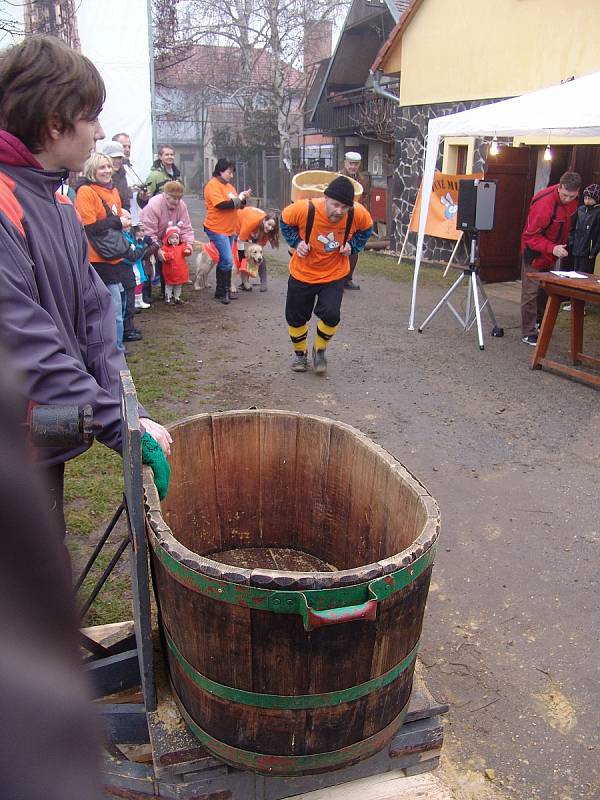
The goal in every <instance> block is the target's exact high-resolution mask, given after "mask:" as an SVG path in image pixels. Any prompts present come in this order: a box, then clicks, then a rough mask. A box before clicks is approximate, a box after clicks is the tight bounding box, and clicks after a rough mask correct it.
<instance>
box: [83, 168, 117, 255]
mask: <svg viewBox="0 0 600 800" xmlns="http://www.w3.org/2000/svg"><path fill="white" fill-rule="evenodd" d="M100 198H102V200H104V202H105V203H106V205H107V206H108V207H109V208H110V210H111V211H112V212H113V214H117V215H118V216H119V217H120V216H121V212H122V209H121V198H120V197H119V192H118V191H117V189H116V188H115V187H113V188H112V189H109V188H108V187H105V186H101V185H100V184H99V183H95V184H94V185H93V186H89V185H83V186H80V187H79V189H78V190H77V196H76V197H75V208H76V209H77V211H78V212H79V216H80V217H81V221H82V222H83V224H84V225H92V223H94V222H98V221H99V220H101V219H106V211H105V210H104V206H103V205H102V200H101V199H100ZM88 250H89V252H88V256H89V259H90V261H91V263H92V264H118V263H119V262H120V261H121V260H122V259H120V258H115V259H113V260H112V261H108V260H107V259H106V258H102V256H100V255H98V253H97V252H96V251H95V250H94V248H93V247H92V243H91V242H90V241H89V240H88Z"/></svg>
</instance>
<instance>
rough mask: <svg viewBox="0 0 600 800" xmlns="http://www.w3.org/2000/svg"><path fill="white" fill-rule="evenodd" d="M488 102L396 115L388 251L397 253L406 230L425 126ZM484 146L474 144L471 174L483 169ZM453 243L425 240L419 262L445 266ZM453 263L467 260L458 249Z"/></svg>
mask: <svg viewBox="0 0 600 800" xmlns="http://www.w3.org/2000/svg"><path fill="white" fill-rule="evenodd" d="M489 102H490V101H489V100H471V101H465V102H462V101H461V102H455V103H434V104H431V105H422V106H401V107H400V108H399V109H398V111H397V128H396V152H395V168H394V175H393V180H392V219H393V226H392V231H391V247H392V249H394V250H395V251H396V252H398V253H399V252H400V249H401V248H402V242H403V241H404V237H405V235H406V230H407V228H408V224H409V222H410V215H411V213H412V210H413V207H414V205H415V201H416V199H417V193H418V191H419V185H420V183H421V176H422V174H423V167H424V166H425V136H426V134H427V123H428V122H429V120H430V119H433V118H434V117H441V116H446V115H447V114H456V113H457V112H459V111H467V110H468V109H470V108H476V107H478V106H482V105H487V104H488V103H489ZM486 152H487V144H486V142H485V141H484V140H483V139H476V140H475V151H474V154H473V172H482V171H483V169H484V165H485V159H486ZM442 155H443V141H442V142H441V143H440V150H439V153H438V161H437V165H436V168H437V169H439V170H441V168H442ZM416 241H417V235H416V234H411V235H410V236H409V239H408V242H407V243H406V248H405V251H404V257H408V258H414V255H415V251H416ZM454 244H455V242H453V241H451V240H449V239H438V238H436V237H433V236H426V237H425V241H424V243H423V259H424V260H425V261H442V262H446V261H448V259H449V258H450V254H451V253H452V249H453V247H454ZM456 260H457V262H458V263H465V262H466V261H467V256H466V253H465V250H464V248H462V247H460V248H459V250H458V252H457V255H456Z"/></svg>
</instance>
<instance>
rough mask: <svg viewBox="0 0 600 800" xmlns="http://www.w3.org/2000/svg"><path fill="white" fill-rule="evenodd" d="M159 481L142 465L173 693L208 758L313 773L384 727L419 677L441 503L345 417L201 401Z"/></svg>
mask: <svg viewBox="0 0 600 800" xmlns="http://www.w3.org/2000/svg"><path fill="white" fill-rule="evenodd" d="M170 430H171V434H172V436H173V455H172V458H171V465H172V477H171V486H170V489H169V494H168V496H167V498H166V500H165V501H164V502H163V504H162V509H161V506H160V503H159V500H158V495H157V493H156V489H155V487H154V484H153V482H152V473H151V472H150V471H149V470H148V469H145V471H144V487H145V492H146V498H147V523H148V524H147V532H148V539H149V543H150V552H151V559H152V567H153V577H154V586H155V592H156V597H157V604H158V608H159V620H160V625H161V629H162V634H163V640H164V643H165V649H166V653H167V661H168V666H169V675H170V680H171V685H172V690H173V695H174V698H175V700H176V702H177V703H178V705H179V708H180V710H181V713H182V716H183V717H184V719H185V720H186V722H187V724H188V726H189V727H190V729H191V730H192V731H193V732H194V734H195V735H196V736H197V737H198V739H199V740H200V741H201V742H202V743H203V744H204V746H205V747H206V749H207V750H209V751H210V752H211V753H212V754H214V755H215V756H216V757H218V758H220V759H221V760H223V761H225V762H227V763H229V764H232V765H233V766H235V767H238V768H242V769H250V770H254V771H256V772H259V773H264V774H277V775H305V774H313V773H318V772H323V771H330V770H334V769H338V768H341V767H345V766H348V765H350V764H352V763H355V762H357V761H360V760H361V759H363V758H367V757H369V756H371V755H373V754H374V753H376V752H377V751H378V750H380V749H381V748H383V747H384V746H385V745H386V744H388V743H389V741H390V740H391V739H392V738H393V736H394V735H395V733H396V732H397V730H398V728H399V727H400V725H401V724H402V722H403V719H404V716H405V714H406V711H407V707H408V702H409V698H410V693H411V687H412V679H413V671H414V665H415V658H416V653H417V648H418V644H419V637H420V634H421V626H422V622H423V614H424V611H425V602H426V599H427V592H428V588H429V581H430V576H431V570H432V566H433V559H434V555H435V547H436V542H437V537H438V532H439V511H438V507H437V505H436V503H435V501H434V500H433V498H432V497H431V496H430V495H429V494H428V493H427V491H426V490H425V489H424V488H423V486H422V485H421V484H420V483H419V482H418V481H417V480H416V479H415V478H414V477H413V476H412V475H411V474H410V473H409V472H408V471H407V470H406V469H405V468H404V467H403V466H402V465H401V464H399V463H398V462H397V461H396V460H395V459H394V458H392V456H390V455H389V453H387V452H386V451H385V450H383V449H382V448H381V447H379V446H377V445H375V444H374V443H373V442H372V441H370V440H369V439H368V438H367V437H366V436H364V435H363V434H362V433H360V432H359V431H357V430H356V429H354V428H352V427H350V426H349V425H345V424H343V423H341V422H336V421H333V420H329V419H325V418H322V417H316V416H306V415H302V414H296V413H291V412H285V411H264V410H261V411H232V412H225V413H215V414H200V415H198V416H194V417H190V418H188V419H185V420H182V421H181V422H179V423H177V424H175V425H174V426H173V427H172V428H171V429H170Z"/></svg>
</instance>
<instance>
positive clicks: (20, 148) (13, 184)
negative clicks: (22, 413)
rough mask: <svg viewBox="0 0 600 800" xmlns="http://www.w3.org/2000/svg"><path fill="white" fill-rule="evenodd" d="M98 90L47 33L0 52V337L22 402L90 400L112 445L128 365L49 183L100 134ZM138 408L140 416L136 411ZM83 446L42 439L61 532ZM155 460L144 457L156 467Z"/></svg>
mask: <svg viewBox="0 0 600 800" xmlns="http://www.w3.org/2000/svg"><path fill="white" fill-rule="evenodd" d="M104 97H105V90H104V84H103V82H102V78H101V77H100V75H99V73H98V71H97V69H96V68H95V67H94V65H93V64H92V62H91V61H89V59H87V58H86V57H85V56H83V55H81V54H80V53H77V52H76V51H74V50H71V49H70V48H68V47H67V46H66V45H64V44H63V43H62V42H60V41H59V40H58V39H54V38H53V37H46V36H41V37H35V36H32V37H29V38H27V39H26V40H24V41H23V42H22V43H21V44H18V45H15V46H14V47H11V48H10V49H9V50H7V51H5V52H4V53H3V54H2V58H0V128H2V129H3V130H0V341H2V342H3V344H4V345H5V347H6V348H7V350H8V352H9V358H10V361H11V363H12V365H13V367H14V368H15V369H16V371H17V372H18V373H19V374H20V375H21V378H22V385H23V387H24V392H25V395H26V397H25V400H26V401H28V402H29V403H31V404H39V405H76V406H83V405H87V404H90V405H91V406H92V409H93V413H94V420H95V423H96V425H97V438H98V439H99V440H100V441H101V442H102V443H103V444H105V445H107V446H108V447H111V448H112V449H114V450H117V451H120V449H121V413H120V400H119V371H120V370H122V369H126V364H125V359H124V358H123V355H122V354H121V353H120V352H119V351H118V350H117V347H116V325H115V317H114V313H113V309H112V300H111V297H110V294H109V292H108V290H107V289H106V287H105V286H104V285H103V283H102V281H101V280H100V278H99V277H98V275H97V274H96V272H95V271H94V270H93V269H91V267H90V264H89V261H88V255H87V252H88V251H87V240H86V236H85V233H84V231H83V227H82V225H81V222H80V220H79V218H78V217H77V214H76V213H75V209H74V208H73V205H72V203H71V201H70V200H69V199H68V198H66V197H64V196H62V195H58V194H57V192H56V190H57V189H58V187H59V186H60V183H61V181H62V180H63V178H64V177H65V176H66V174H67V171H68V170H72V171H75V172H79V171H81V168H82V166H83V163H84V161H85V160H86V159H87V158H88V156H89V154H90V151H91V150H92V149H93V147H94V144H95V142H96V141H98V140H99V139H102V138H103V137H104V131H103V130H102V128H101V126H100V123H99V122H98V115H99V113H100V111H101V109H102V104H103V102H104ZM140 416H141V417H147V414H146V413H145V412H144V410H143V409H140ZM142 425H143V428H144V430H145V434H144V437H143V439H144V438H146V435H147V436H148V438H146V442H147V443H148V445H147V449H149V450H152V451H154V448H155V446H156V442H158V443H159V444H160V445H161V447H162V448H163V450H164V452H165V453H166V454H168V452H169V442H170V436H169V434H168V432H167V431H166V430H165V429H164V428H163V427H162V425H159V424H158V423H156V422H153V421H152V420H149V419H147V418H146V419H143V420H142ZM152 437H154V440H155V441H154V442H153V444H152V442H149V441H148V439H152ZM85 449H86V447H85V445H81V446H80V447H77V448H73V449H68V448H61V447H55V448H48V449H47V450H45V451H44V453H43V455H42V456H41V457H40V463H41V465H42V466H43V468H44V471H45V473H46V479H47V483H48V485H49V489H50V504H49V507H50V508H52V509H53V510H54V511H55V514H56V516H57V518H58V521H59V524H60V525H61V528H62V530H63V532H64V518H63V516H62V505H63V504H62V492H63V476H64V464H65V462H66V461H68V460H69V459H71V458H73V457H74V456H77V455H79V454H80V453H81V452H83V451H84V450H85ZM159 449H160V448H159ZM146 458H147V459H151V458H154V456H149V455H147V456H146ZM163 461H164V456H163ZM148 463H150V460H148ZM165 465H166V462H164V464H163V463H162V462H161V464H158V463H154V464H151V466H153V468H154V469H155V475H156V474H157V470H160V469H161V468H163V467H164V466H165ZM165 491H166V490H165Z"/></svg>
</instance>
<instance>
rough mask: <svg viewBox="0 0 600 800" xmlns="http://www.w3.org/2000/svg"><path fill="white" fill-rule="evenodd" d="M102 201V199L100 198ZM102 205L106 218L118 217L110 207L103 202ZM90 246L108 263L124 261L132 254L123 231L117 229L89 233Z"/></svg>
mask: <svg viewBox="0 0 600 800" xmlns="http://www.w3.org/2000/svg"><path fill="white" fill-rule="evenodd" d="M100 199H101V200H102V198H100ZM102 205H103V206H104V210H105V211H106V218H107V219H108V218H109V217H116V216H117V215H116V214H113V212H112V211H111V210H110V208H109V207H108V205H107V204H106V203H105V202H104V200H102ZM86 235H87V237H88V239H89V241H90V244H91V245H92V247H93V248H94V250H95V251H96V252H97V253H98V255H99V256H100V257H101V258H105V259H106V260H107V261H114V260H115V259H117V258H118V259H120V260H122V259H124V258H126V257H127V256H128V255H129V254H130V253H131V245H130V244H129V242H128V241H127V239H126V238H125V236H124V235H123V231H121V230H117V229H116V228H107V229H106V230H105V231H102V233H87V232H86Z"/></svg>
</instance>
